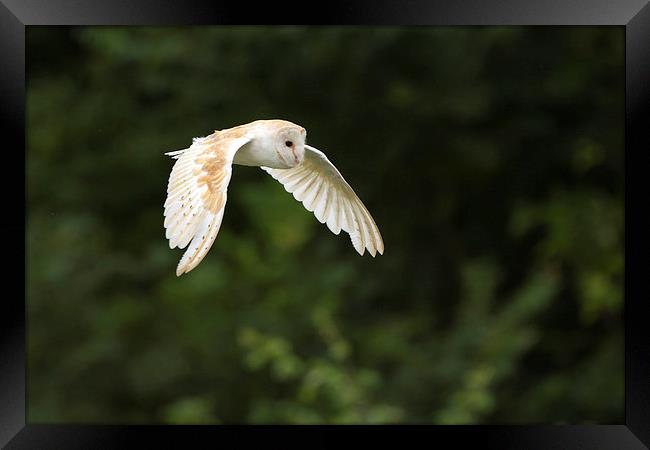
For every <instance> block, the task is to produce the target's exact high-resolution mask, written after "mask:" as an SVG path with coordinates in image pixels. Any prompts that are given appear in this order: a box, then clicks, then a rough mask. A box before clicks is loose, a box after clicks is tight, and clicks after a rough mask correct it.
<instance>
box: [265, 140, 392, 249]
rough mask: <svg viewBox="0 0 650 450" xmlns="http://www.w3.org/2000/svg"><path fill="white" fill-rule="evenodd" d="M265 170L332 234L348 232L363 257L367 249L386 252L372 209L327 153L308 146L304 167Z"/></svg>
mask: <svg viewBox="0 0 650 450" xmlns="http://www.w3.org/2000/svg"><path fill="white" fill-rule="evenodd" d="M262 170H264V171H266V172H267V173H268V174H269V175H271V176H272V177H273V178H275V179H276V180H278V181H279V182H280V183H282V185H283V186H284V188H285V189H286V191H287V192H289V193H291V194H293V196H294V197H295V199H296V200H298V201H299V202H301V203H302V204H303V205H304V207H305V208H306V209H307V210H308V211H313V212H314V215H315V216H316V218H317V219H318V221H319V222H320V223H325V224H327V227H328V228H329V229H330V230H331V231H332V233H334V234H339V233H340V232H341V230H344V231H346V232H347V233H348V234H349V235H350V239H351V240H352V245H353V246H354V248H355V250H356V251H357V252H358V253H359V254H360V255H363V253H364V251H365V250H366V249H368V252H369V253H370V254H371V255H372V256H373V257H374V256H375V254H376V253H377V252H379V254H383V253H384V242H383V240H382V238H381V234H380V233H379V229H378V228H377V225H376V224H375V221H374V220H373V218H372V216H371V215H370V213H369V212H368V209H367V208H366V207H365V205H364V204H363V202H362V201H361V200H360V199H359V197H357V194H355V192H354V190H352V188H351V187H350V185H349V184H348V183H347V182H346V181H345V179H344V178H343V176H342V175H341V173H340V172H339V171H338V170H337V169H336V167H334V165H333V164H332V163H331V162H330V161H329V159H327V156H325V154H324V153H323V152H321V151H320V150H318V149H315V148H314V147H311V146H309V145H305V158H304V160H303V162H302V164H300V165H298V166H296V167H293V168H291V169H271V168H268V167H262Z"/></svg>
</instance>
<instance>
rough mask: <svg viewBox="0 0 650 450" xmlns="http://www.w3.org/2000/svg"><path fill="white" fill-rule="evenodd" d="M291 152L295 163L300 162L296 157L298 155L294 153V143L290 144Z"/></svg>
mask: <svg viewBox="0 0 650 450" xmlns="http://www.w3.org/2000/svg"><path fill="white" fill-rule="evenodd" d="M291 153H293V159H294V160H295V161H296V164H300V158H298V155H297V154H296V144H293V145H292V146H291Z"/></svg>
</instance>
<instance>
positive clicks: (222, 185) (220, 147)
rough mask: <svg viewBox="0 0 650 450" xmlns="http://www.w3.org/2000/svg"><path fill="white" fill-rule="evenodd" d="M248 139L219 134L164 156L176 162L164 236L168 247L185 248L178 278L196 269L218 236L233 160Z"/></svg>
mask: <svg viewBox="0 0 650 450" xmlns="http://www.w3.org/2000/svg"><path fill="white" fill-rule="evenodd" d="M249 141H250V139H249V138H248V137H246V136H243V137H238V138H229V137H227V136H225V135H223V134H222V133H221V132H219V131H216V132H215V133H213V134H211V135H210V136H207V137H204V138H195V139H194V141H193V143H192V145H191V146H190V147H189V148H187V149H185V150H179V151H175V152H169V153H165V154H166V155H169V156H171V157H172V158H174V159H176V160H177V161H176V163H175V164H174V168H173V169H172V172H171V174H170V176H169V182H168V184H167V200H166V201H165V222H164V224H165V228H166V232H165V237H166V238H167V239H169V248H174V247H178V248H185V247H187V246H188V244H189V247H188V248H187V250H186V251H185V254H183V257H182V258H181V260H180V262H179V263H178V267H177V268H176V275H177V276H180V275H181V274H183V273H187V272H189V271H190V270H192V269H193V268H195V267H196V266H197V265H198V264H199V263H200V262H201V260H202V259H203V257H204V256H205V255H206V253H207V252H208V250H209V249H210V247H211V246H212V243H213V242H214V239H215V238H216V237H217V233H218V232H219V227H220V226H221V220H222V219H223V213H224V210H225V206H226V199H227V189H228V183H229V182H230V176H231V174H232V160H233V157H234V156H235V153H236V152H237V150H239V148H240V147H241V146H243V145H244V144H246V143H247V142H249Z"/></svg>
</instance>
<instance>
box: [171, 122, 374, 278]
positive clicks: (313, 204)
mask: <svg viewBox="0 0 650 450" xmlns="http://www.w3.org/2000/svg"><path fill="white" fill-rule="evenodd" d="M306 137H307V131H306V130H305V129H304V128H303V127H301V126H299V125H296V124H295V123H292V122H288V121H286V120H257V121H255V122H251V123H247V124H245V125H239V126H236V127H234V128H229V129H225V130H217V131H215V132H214V133H213V134H211V135H209V136H206V137H201V138H194V139H193V141H192V145H191V146H190V147H189V148H186V149H183V150H178V151H174V152H168V153H165V155H169V156H171V157H172V158H174V159H176V162H175V163H174V167H173V168H172V171H171V174H170V176H169V181H168V184H167V200H166V201H165V206H164V209H165V213H164V216H165V221H164V226H165V230H166V232H165V236H166V238H167V239H168V240H169V247H170V248H172V249H173V248H175V247H178V248H181V249H183V248H185V247H187V250H186V251H185V253H184V254H183V256H182V258H181V260H180V262H179V263H178V267H177V268H176V275H177V276H180V275H182V274H183V273H187V272H189V271H190V270H192V269H194V268H195V267H196V266H197V265H198V264H199V263H200V262H201V261H202V260H203V258H204V257H205V255H206V253H207V252H208V250H209V249H210V247H211V246H212V243H213V242H214V240H215V238H216V236H217V233H218V232H219V228H220V227H221V222H222V220H223V214H224V210H225V206H226V199H227V196H228V194H227V191H228V183H229V182H230V177H231V175H232V165H233V164H239V165H242V166H255V167H260V168H261V169H262V170H264V171H266V172H267V173H268V174H269V175H271V176H272V177H273V178H274V179H276V180H277V181H279V182H280V183H281V184H282V185H283V186H284V188H285V190H286V191H287V192H289V193H291V194H293V196H294V197H295V198H296V200H298V201H299V202H302V204H303V205H304V206H305V208H306V209H307V210H308V211H312V212H313V213H314V215H315V216H316V218H317V219H318V221H320V222H321V223H325V224H327V227H328V228H329V229H330V230H331V231H332V232H333V233H334V234H337V235H338V234H339V233H340V232H341V230H344V231H346V232H347V233H348V234H349V235H350V238H351V240H352V245H353V246H354V248H355V250H356V251H357V252H358V253H359V254H360V255H363V254H364V252H365V250H366V249H367V250H368V253H370V254H371V255H372V256H373V257H374V256H375V254H376V253H379V254H383V253H384V243H383V241H382V238H381V234H379V229H378V228H377V225H376V224H375V221H374V220H373V218H372V216H371V215H370V213H369V212H368V209H367V208H366V207H365V206H364V204H363V203H362V202H361V200H360V199H359V197H357V195H356V194H355V192H354V191H353V190H352V188H351V187H350V185H349V184H348V183H347V182H346V181H345V179H343V176H342V175H341V173H340V172H339V171H338V170H337V169H336V167H334V165H333V164H332V163H331V162H330V161H329V159H327V157H326V156H325V154H324V153H323V152H321V151H320V150H317V149H316V148H314V147H311V146H309V145H307V144H305V139H306Z"/></svg>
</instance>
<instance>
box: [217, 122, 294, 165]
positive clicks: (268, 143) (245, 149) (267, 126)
mask: <svg viewBox="0 0 650 450" xmlns="http://www.w3.org/2000/svg"><path fill="white" fill-rule="evenodd" d="M222 132H223V133H224V136H229V135H237V134H240V133H243V135H245V136H248V137H250V138H251V140H250V141H249V142H248V143H246V144H244V145H243V146H242V147H241V148H240V149H239V150H238V151H237V153H235V157H234V159H233V164H238V165H240V166H255V167H270V168H272V169H289V168H291V167H295V166H296V165H298V164H300V162H301V161H302V155H303V154H304V146H305V139H306V137H307V132H306V130H305V129H304V128H303V127H301V126H299V125H296V124H295V123H292V122H289V121H287V120H279V119H273V120H256V121H255V122H251V123H250V124H248V125H243V126H242V125H240V126H238V127H234V128H230V129H229V130H224V131H222ZM287 143H290V144H291V145H287Z"/></svg>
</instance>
